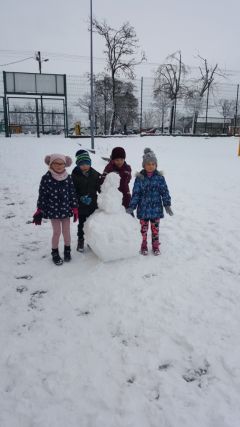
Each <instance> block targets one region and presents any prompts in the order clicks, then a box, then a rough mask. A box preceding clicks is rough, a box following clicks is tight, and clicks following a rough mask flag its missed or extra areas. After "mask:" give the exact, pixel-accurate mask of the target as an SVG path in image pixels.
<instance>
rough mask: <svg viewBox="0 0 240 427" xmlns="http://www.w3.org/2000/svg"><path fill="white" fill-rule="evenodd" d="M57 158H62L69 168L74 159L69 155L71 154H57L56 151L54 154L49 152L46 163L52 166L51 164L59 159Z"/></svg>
mask: <svg viewBox="0 0 240 427" xmlns="http://www.w3.org/2000/svg"><path fill="white" fill-rule="evenodd" d="M57 159H59V160H62V161H63V162H64V163H65V165H66V167H67V168H68V167H69V166H71V164H72V159H71V157H69V156H64V155H63V154H57V153H54V154H48V155H47V156H46V157H45V159H44V161H45V163H46V164H47V165H48V166H51V164H52V163H53V162H54V161H55V160H57Z"/></svg>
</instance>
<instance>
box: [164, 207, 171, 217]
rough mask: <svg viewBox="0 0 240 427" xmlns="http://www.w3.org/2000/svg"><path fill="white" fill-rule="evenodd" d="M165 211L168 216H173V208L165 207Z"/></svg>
mask: <svg viewBox="0 0 240 427" xmlns="http://www.w3.org/2000/svg"><path fill="white" fill-rule="evenodd" d="M165 211H166V212H167V214H168V215H170V216H173V211H172V209H171V206H165Z"/></svg>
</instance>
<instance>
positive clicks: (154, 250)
mask: <svg viewBox="0 0 240 427" xmlns="http://www.w3.org/2000/svg"><path fill="white" fill-rule="evenodd" d="M152 251H153V255H155V256H158V255H160V254H161V252H160V249H157V248H153V250H152Z"/></svg>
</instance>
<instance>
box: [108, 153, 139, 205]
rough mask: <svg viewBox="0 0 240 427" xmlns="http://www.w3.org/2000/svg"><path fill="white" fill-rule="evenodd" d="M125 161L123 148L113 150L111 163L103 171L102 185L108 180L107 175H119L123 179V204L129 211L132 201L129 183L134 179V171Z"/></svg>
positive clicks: (121, 189)
mask: <svg viewBox="0 0 240 427" xmlns="http://www.w3.org/2000/svg"><path fill="white" fill-rule="evenodd" d="M125 159H126V152H125V150H124V149H123V148H122V147H115V148H114V149H113V150H112V154H111V161H110V162H109V163H108V165H107V166H106V167H105V169H104V171H103V174H102V180H101V184H102V183H103V182H104V179H105V178H106V175H107V174H109V173H111V172H116V173H118V174H119V175H120V178H121V179H120V187H119V191H121V193H122V194H123V199H122V204H123V206H124V207H125V209H127V208H128V206H129V203H130V200H131V193H130V189H129V182H130V181H131V178H132V175H131V173H132V170H131V167H130V166H129V165H128V164H127V163H126V161H125Z"/></svg>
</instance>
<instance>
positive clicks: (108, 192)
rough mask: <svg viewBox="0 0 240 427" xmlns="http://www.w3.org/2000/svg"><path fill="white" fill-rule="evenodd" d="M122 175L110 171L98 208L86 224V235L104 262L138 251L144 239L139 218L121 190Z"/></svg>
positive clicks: (103, 186) (126, 256)
mask: <svg viewBox="0 0 240 427" xmlns="http://www.w3.org/2000/svg"><path fill="white" fill-rule="evenodd" d="M119 185H120V176H119V175H118V174H116V173H114V172H112V173H109V174H108V175H107V176H106V178H105V181H104V183H103V185H102V188H101V194H100V195H99V197H98V209H97V210H96V211H95V212H94V214H93V215H91V216H90V217H89V218H88V219H87V221H86V223H85V226H84V233H85V239H86V242H87V243H88V245H89V246H90V248H91V249H92V251H93V252H94V253H95V254H96V255H97V256H98V257H99V258H100V259H101V260H102V261H104V262H107V261H114V260H118V259H124V258H130V257H132V256H135V255H137V254H138V250H139V246H140V243H141V238H140V233H139V224H138V221H137V220H136V219H135V218H133V217H132V216H131V215H129V214H127V213H126V211H125V208H124V207H123V206H122V193H120V191H119V190H118V188H119Z"/></svg>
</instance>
